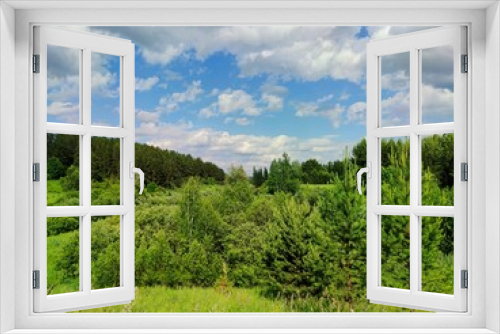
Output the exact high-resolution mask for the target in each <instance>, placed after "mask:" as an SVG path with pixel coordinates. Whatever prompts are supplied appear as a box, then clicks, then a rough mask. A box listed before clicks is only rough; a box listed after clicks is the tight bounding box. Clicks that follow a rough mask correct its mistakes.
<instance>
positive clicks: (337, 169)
mask: <svg viewBox="0 0 500 334" xmlns="http://www.w3.org/2000/svg"><path fill="white" fill-rule="evenodd" d="M405 145H406V146H408V147H409V140H408V139H405V140H404V139H402V138H399V139H393V138H390V139H384V140H383V141H382V142H381V146H382V150H381V153H382V154H381V155H382V156H381V158H382V167H388V166H389V165H390V163H391V155H392V154H399V153H401V152H403V146H405ZM421 145H422V148H421V150H422V166H423V168H424V169H429V170H430V171H431V172H432V174H433V175H434V176H435V177H436V178H437V182H438V183H439V185H440V186H442V187H452V186H453V169H454V168H453V163H454V159H453V157H454V154H453V153H454V152H453V150H454V140H453V134H444V135H433V136H424V137H423V139H422V144H421ZM407 153H408V154H407V158H408V159H409V151H408V152H407ZM349 160H350V163H353V164H355V165H356V166H357V168H363V167H365V166H366V139H362V140H361V141H360V142H359V143H358V144H356V145H355V146H354V147H353V149H352V153H351V155H350V158H349ZM280 163H284V164H280ZM276 164H278V165H276ZM283 166H284V167H283ZM281 167H283V168H285V170H283V176H284V177H285V176H286V177H293V178H294V182H298V183H302V184H329V183H332V182H334V179H335V176H338V177H339V178H341V179H343V178H344V171H345V166H344V161H343V160H336V161H329V162H327V163H324V164H323V163H320V162H319V161H318V160H316V159H308V160H306V161H304V162H302V163H300V162H298V161H295V162H293V161H290V157H288V155H287V156H283V158H282V159H278V160H275V161H273V162H272V163H271V166H270V169H273V168H274V169H276V168H281ZM251 179H252V183H253V184H254V185H255V186H256V187H260V186H262V185H263V184H264V183H266V181H268V179H269V171H268V169H267V168H255V167H254V169H253V174H252V178H251ZM292 187H293V186H292Z"/></svg>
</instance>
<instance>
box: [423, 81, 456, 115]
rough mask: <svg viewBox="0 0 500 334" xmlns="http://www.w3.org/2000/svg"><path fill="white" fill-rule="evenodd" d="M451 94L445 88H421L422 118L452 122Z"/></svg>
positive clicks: (425, 86)
mask: <svg viewBox="0 0 500 334" xmlns="http://www.w3.org/2000/svg"><path fill="white" fill-rule="evenodd" d="M453 111H454V108H453V92H452V91H451V90H449V89H446V88H435V87H432V86H428V85H423V86H422V117H424V119H425V118H427V117H429V118H430V119H431V120H432V119H433V118H434V119H441V120H443V119H444V120H447V121H451V122H452V121H453Z"/></svg>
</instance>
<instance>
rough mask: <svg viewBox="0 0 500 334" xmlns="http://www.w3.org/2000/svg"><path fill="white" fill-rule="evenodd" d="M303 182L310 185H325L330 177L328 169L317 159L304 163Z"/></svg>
mask: <svg viewBox="0 0 500 334" xmlns="http://www.w3.org/2000/svg"><path fill="white" fill-rule="evenodd" d="M301 168H302V182H304V183H308V184H325V183H327V182H328V181H329V179H330V176H329V174H328V172H327V170H326V168H325V167H324V166H323V165H321V164H320V163H319V162H318V160H316V159H309V160H306V161H305V162H303V163H302V166H301Z"/></svg>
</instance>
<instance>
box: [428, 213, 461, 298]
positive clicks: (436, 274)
mask: <svg viewBox="0 0 500 334" xmlns="http://www.w3.org/2000/svg"><path fill="white" fill-rule="evenodd" d="M422 291H426V292H436V293H446V294H451V295H452V294H453V218H451V217H422Z"/></svg>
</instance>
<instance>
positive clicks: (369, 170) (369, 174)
mask: <svg viewBox="0 0 500 334" xmlns="http://www.w3.org/2000/svg"><path fill="white" fill-rule="evenodd" d="M363 173H366V176H367V177H368V178H369V179H371V177H372V163H371V162H369V161H367V162H366V167H365V168H361V169H360V170H359V171H358V174H357V176H358V192H359V194H360V195H363V192H362V191H361V176H362V175H363Z"/></svg>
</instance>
